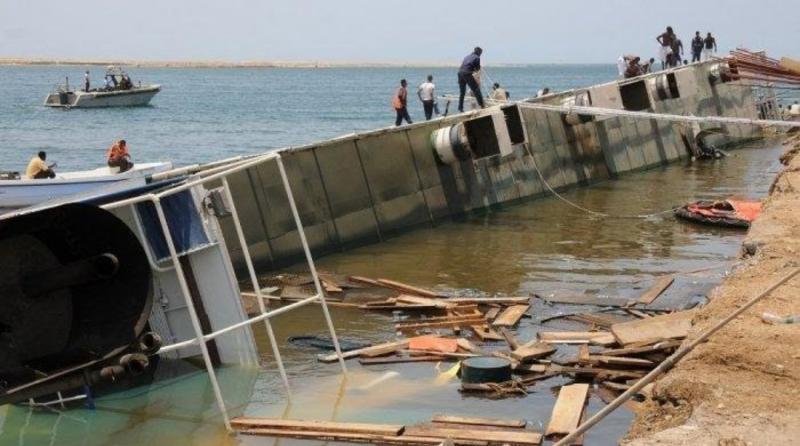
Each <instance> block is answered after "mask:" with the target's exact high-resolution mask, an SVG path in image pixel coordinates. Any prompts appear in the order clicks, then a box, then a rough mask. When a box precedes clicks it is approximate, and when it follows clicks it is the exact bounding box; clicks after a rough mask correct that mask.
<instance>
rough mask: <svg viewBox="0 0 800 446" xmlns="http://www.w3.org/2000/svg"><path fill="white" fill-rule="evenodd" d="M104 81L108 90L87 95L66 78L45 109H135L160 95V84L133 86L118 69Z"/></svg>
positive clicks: (110, 73) (99, 90)
mask: <svg viewBox="0 0 800 446" xmlns="http://www.w3.org/2000/svg"><path fill="white" fill-rule="evenodd" d="M105 79H106V85H105V86H103V87H101V88H93V89H90V90H88V91H86V90H80V89H75V88H71V87H70V85H69V78H67V80H66V83H65V84H64V85H58V86H56V88H55V89H54V91H53V92H52V93H50V94H48V95H47V98H46V99H45V100H44V105H45V106H47V107H61V108H96V107H135V106H140V105H147V104H149V103H150V100H151V99H153V96H155V95H156V94H157V93H158V92H159V91H161V86H160V85H157V84H151V85H142V84H141V83H139V85H134V84H133V82H132V81H131V80H130V77H129V76H128V74H127V73H125V72H124V71H123V70H122V69H121V68H119V67H117V66H109V67H108V68H107V69H106V75H105Z"/></svg>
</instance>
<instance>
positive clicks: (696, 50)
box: [692, 31, 704, 62]
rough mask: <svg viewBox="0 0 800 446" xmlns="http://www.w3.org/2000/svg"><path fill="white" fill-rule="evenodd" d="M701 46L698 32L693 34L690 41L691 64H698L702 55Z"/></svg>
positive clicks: (701, 42) (701, 40)
mask: <svg viewBox="0 0 800 446" xmlns="http://www.w3.org/2000/svg"><path fill="white" fill-rule="evenodd" d="M703 45H704V44H703V38H702V37H700V31H697V32H695V33H694V39H692V62H700V56H701V55H702V54H703Z"/></svg>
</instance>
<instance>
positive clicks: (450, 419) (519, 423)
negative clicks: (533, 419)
mask: <svg viewBox="0 0 800 446" xmlns="http://www.w3.org/2000/svg"><path fill="white" fill-rule="evenodd" d="M431 421H432V422H434V423H449V424H466V425H476V426H495V427H510V428H523V427H525V424H526V421H525V420H498V419H494V418H480V417H458V416H454V415H434V416H433V417H432V418H431Z"/></svg>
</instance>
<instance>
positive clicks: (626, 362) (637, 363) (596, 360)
mask: <svg viewBox="0 0 800 446" xmlns="http://www.w3.org/2000/svg"><path fill="white" fill-rule="evenodd" d="M579 362H580V363H581V364H596V365H601V366H603V365H608V366H623V367H633V368H652V367H655V363H654V362H653V361H649V360H647V359H641V358H626V357H624V356H604V355H588V356H586V357H585V358H580V359H579Z"/></svg>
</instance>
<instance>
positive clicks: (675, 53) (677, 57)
mask: <svg viewBox="0 0 800 446" xmlns="http://www.w3.org/2000/svg"><path fill="white" fill-rule="evenodd" d="M681 59H683V42H681V39H679V38H678V36H674V39H672V62H671V63H670V66H672V67H677V66H678V65H680V64H681Z"/></svg>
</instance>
